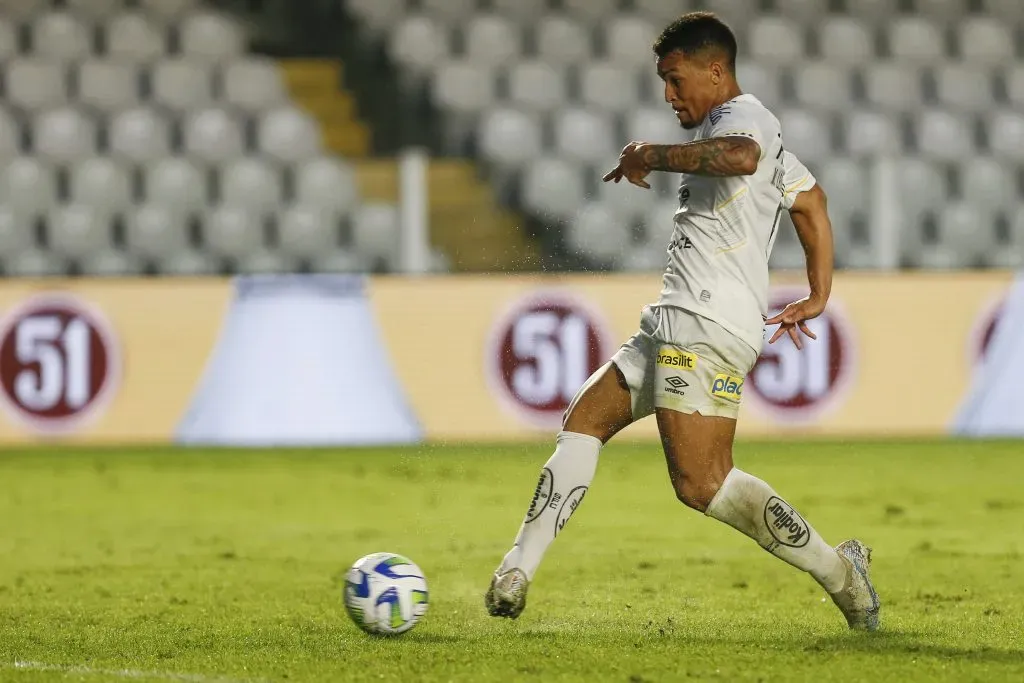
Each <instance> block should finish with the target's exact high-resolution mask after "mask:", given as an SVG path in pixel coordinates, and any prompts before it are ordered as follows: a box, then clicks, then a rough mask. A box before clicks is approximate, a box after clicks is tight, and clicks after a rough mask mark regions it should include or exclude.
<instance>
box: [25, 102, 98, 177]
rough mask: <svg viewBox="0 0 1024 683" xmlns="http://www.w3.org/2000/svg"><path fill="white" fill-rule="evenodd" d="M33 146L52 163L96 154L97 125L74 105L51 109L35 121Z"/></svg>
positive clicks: (62, 162)
mask: <svg viewBox="0 0 1024 683" xmlns="http://www.w3.org/2000/svg"><path fill="white" fill-rule="evenodd" d="M32 148H33V150H34V151H35V154H36V155H37V156H38V157H39V158H40V159H42V160H43V161H47V162H50V163H55V164H69V163H72V162H75V161H78V160H79V159H84V158H86V157H88V156H91V155H93V154H95V153H96V124H95V123H93V121H92V120H91V119H89V118H88V117H87V116H85V115H84V114H83V113H82V112H80V111H78V110H77V109H75V108H73V107H60V108H57V109H51V110H49V111H46V112H43V113H42V114H39V115H37V116H36V117H35V119H34V120H33V121H32Z"/></svg>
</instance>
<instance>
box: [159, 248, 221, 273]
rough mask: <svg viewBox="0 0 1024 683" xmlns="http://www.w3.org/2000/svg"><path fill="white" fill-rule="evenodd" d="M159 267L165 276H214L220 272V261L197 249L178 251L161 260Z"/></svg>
mask: <svg viewBox="0 0 1024 683" xmlns="http://www.w3.org/2000/svg"><path fill="white" fill-rule="evenodd" d="M158 265H159V269H160V272H161V273H163V274H164V275H173V276H181V277H189V276H195V275H212V274H214V273H217V272H218V271H219V270H220V264H219V259H217V258H216V257H214V256H213V255H211V254H208V253H206V252H204V251H197V250H195V249H186V250H184V251H176V252H174V253H173V254H171V255H169V256H165V257H163V258H161V259H160V260H159V261H158Z"/></svg>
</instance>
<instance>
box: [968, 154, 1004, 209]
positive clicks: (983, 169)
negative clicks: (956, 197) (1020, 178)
mask: <svg viewBox="0 0 1024 683" xmlns="http://www.w3.org/2000/svg"><path fill="white" fill-rule="evenodd" d="M962 164H963V165H962V166H961V167H960V178H961V181H960V186H961V190H962V192H963V198H964V201H966V202H967V203H968V204H972V205H975V206H983V207H989V208H991V209H993V210H996V211H1002V210H1006V211H1010V210H1013V209H1014V208H1015V207H1016V205H1017V203H1018V197H1017V187H1016V182H1015V177H1014V173H1013V171H1012V170H1011V169H1010V168H1008V167H1007V166H1005V165H1003V164H1002V163H1001V162H1000V161H998V160H997V159H993V158H991V157H970V158H967V159H965V160H963V162H962Z"/></svg>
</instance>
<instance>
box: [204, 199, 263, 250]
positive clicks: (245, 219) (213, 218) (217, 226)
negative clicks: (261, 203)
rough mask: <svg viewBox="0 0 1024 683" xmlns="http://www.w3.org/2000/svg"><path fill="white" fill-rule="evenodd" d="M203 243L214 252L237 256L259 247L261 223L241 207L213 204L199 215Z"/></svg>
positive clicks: (261, 237)
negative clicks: (201, 217)
mask: <svg viewBox="0 0 1024 683" xmlns="http://www.w3.org/2000/svg"><path fill="white" fill-rule="evenodd" d="M202 228H203V229H202V233H203V244H204V246H205V247H206V248H207V249H208V250H209V251H210V252H211V253H213V254H214V255H216V256H220V257H224V258H231V259H240V258H244V257H246V256H248V255H250V254H253V253H256V252H257V251H260V250H261V249H262V248H263V239H264V228H265V225H264V222H263V220H262V218H261V217H260V216H258V215H257V214H256V212H254V211H250V210H249V209H248V208H246V207H242V206H225V205H220V206H215V207H212V208H211V209H210V210H209V211H207V212H206V214H205V215H204V216H203V221H202Z"/></svg>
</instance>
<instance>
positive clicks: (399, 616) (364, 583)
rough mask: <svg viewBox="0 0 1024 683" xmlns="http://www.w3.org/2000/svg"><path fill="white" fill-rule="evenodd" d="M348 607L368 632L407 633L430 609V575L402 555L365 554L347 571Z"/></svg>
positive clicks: (357, 623)
mask: <svg viewBox="0 0 1024 683" xmlns="http://www.w3.org/2000/svg"><path fill="white" fill-rule="evenodd" d="M345 610H346V611H347V612H348V615H349V617H351V618H352V621H354V622H355V624H356V626H358V627H359V628H361V629H363V630H364V631H366V632H367V633H373V634H385V635H397V634H399V633H405V632H406V631H408V630H409V629H411V628H412V627H413V626H415V625H416V624H417V623H418V622H419V620H420V619H422V618H423V615H424V614H426V613H427V579H426V578H425V577H424V576H423V572H422V571H421V570H420V568H419V567H417V566H416V564H415V563H414V562H412V560H409V559H408V558H406V557H403V556H401V555H396V554H395V553H373V554H372V555H367V556H365V557H361V558H359V560H357V561H356V563H355V564H353V565H352V568H351V569H349V570H348V574H346V575H345Z"/></svg>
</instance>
